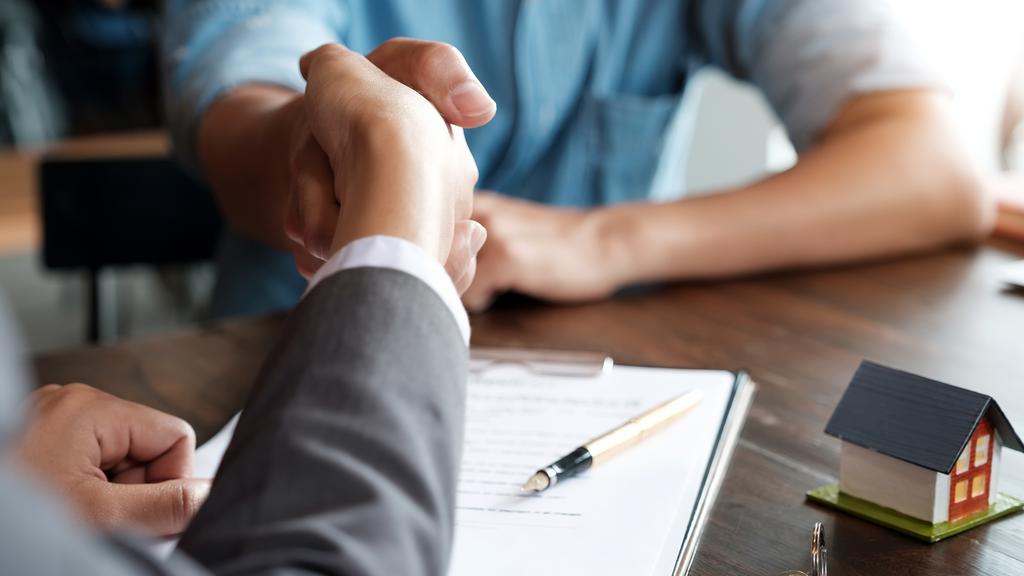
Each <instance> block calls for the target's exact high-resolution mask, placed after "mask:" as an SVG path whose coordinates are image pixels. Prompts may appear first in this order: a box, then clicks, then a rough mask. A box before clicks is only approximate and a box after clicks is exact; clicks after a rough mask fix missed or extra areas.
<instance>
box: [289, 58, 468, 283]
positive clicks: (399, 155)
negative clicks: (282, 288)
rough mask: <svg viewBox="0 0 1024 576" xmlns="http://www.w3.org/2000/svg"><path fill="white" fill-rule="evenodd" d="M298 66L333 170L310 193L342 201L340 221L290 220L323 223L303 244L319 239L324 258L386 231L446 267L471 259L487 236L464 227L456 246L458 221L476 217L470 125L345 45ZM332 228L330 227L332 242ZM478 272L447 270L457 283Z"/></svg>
mask: <svg viewBox="0 0 1024 576" xmlns="http://www.w3.org/2000/svg"><path fill="white" fill-rule="evenodd" d="M300 68H301V70H302V74H303V76H304V77H305V78H306V81H307V84H306V94H305V96H304V103H305V109H306V118H307V122H308V125H309V127H310V132H311V134H312V136H313V138H314V139H315V141H316V144H317V145H318V146H319V148H320V149H321V150H323V151H324V157H325V158H326V160H327V164H328V166H329V168H330V171H331V172H332V173H333V179H332V180H331V181H330V182H327V181H320V182H318V183H317V185H316V186H315V187H312V188H310V189H311V190H313V189H315V192H314V194H319V195H323V194H325V193H328V192H329V193H330V195H331V200H326V199H323V198H321V200H323V203H327V202H333V203H336V204H337V220H336V222H329V221H325V220H324V219H323V218H322V217H320V216H317V217H315V218H312V219H311V218H308V217H306V216H305V215H304V214H297V215H296V217H295V218H290V219H289V221H290V222H292V225H294V224H296V223H298V222H303V223H307V224H308V223H314V225H315V226H316V227H317V230H315V231H314V230H312V229H310V228H308V227H307V228H304V230H303V233H302V238H303V239H304V245H308V244H310V242H309V238H310V237H311V236H314V237H316V238H317V240H316V242H315V244H316V245H317V246H318V247H319V248H320V249H323V250H324V252H323V256H324V257H326V256H328V255H330V254H333V253H334V252H336V251H337V250H339V249H340V248H341V247H343V246H345V245H346V244H348V243H349V242H351V241H352V240H355V239H357V238H361V237H365V236H371V235H376V234H384V235H388V236H395V237H398V238H403V239H405V240H408V241H410V242H412V243H414V244H417V245H418V246H420V247H421V248H423V249H424V250H425V251H426V252H427V253H428V254H430V255H431V256H433V257H435V258H437V260H438V261H439V262H440V263H442V264H446V263H447V262H448V260H449V257H450V256H452V255H454V256H455V257H456V258H464V257H469V258H470V260H471V259H472V257H473V256H475V250H478V249H479V247H480V245H482V243H483V235H482V233H483V230H482V229H481V228H480V227H479V225H476V226H474V225H472V224H464V225H462V226H459V227H458V229H459V231H460V234H461V235H462V237H461V240H459V241H458V242H456V240H457V238H456V228H457V227H456V224H457V223H459V222H464V221H467V220H468V219H469V218H470V216H471V213H472V206H473V187H474V186H475V185H476V179H477V170H476V163H475V162H474V161H473V156H472V154H470V152H469V147H468V146H467V145H466V140H465V137H464V135H463V133H462V129H461V128H459V127H457V126H452V125H451V124H449V123H448V122H447V121H446V120H445V119H444V118H443V117H442V116H441V115H440V114H439V113H438V110H437V109H436V108H435V107H434V105H432V104H431V103H430V102H429V101H427V100H426V98H424V97H423V96H422V95H421V94H420V93H418V92H416V91H415V90H413V89H412V88H409V87H408V86H406V85H405V84H402V83H401V82H398V81H397V80H395V79H394V78H392V77H390V76H389V75H387V74H385V73H384V72H383V71H382V70H381V69H380V68H378V67H377V66H376V65H374V64H373V63H372V62H370V61H369V60H368V59H367V58H364V57H363V56H362V55H360V54H357V53H355V52H352V51H350V50H348V49H346V48H344V47H342V46H340V45H337V44H331V45H326V46H322V47H320V48H318V49H317V50H314V51H313V52H310V53H308V54H306V55H305V56H303V58H302V61H301V63H300ZM300 210H304V209H300ZM289 228H290V229H291V226H289ZM324 228H331V229H332V230H331V234H330V235H329V236H328V235H327V234H326V233H325V230H324ZM293 231H294V230H293ZM324 246H326V248H325V249H324V248H323V247H324ZM472 269H473V266H472V263H471V262H467V263H466V264H465V265H463V266H462V267H461V269H460V268H459V267H454V266H450V267H449V271H450V272H451V273H452V274H453V280H455V281H458V280H460V278H459V277H456V275H458V276H460V277H461V276H464V275H466V274H467V273H468V272H470V271H471V270H472Z"/></svg>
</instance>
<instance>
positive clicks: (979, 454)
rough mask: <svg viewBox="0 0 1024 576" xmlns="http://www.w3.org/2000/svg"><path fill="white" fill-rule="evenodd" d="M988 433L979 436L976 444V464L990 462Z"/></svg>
mask: <svg viewBox="0 0 1024 576" xmlns="http://www.w3.org/2000/svg"><path fill="white" fill-rule="evenodd" d="M988 438H989V436H988V434H985V435H984V436H982V437H980V438H978V441H977V442H976V443H975V444H974V465H975V466H981V465H982V464H984V463H986V462H988Z"/></svg>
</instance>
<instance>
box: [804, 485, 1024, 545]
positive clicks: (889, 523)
mask: <svg viewBox="0 0 1024 576" xmlns="http://www.w3.org/2000/svg"><path fill="white" fill-rule="evenodd" d="M807 498H808V499H809V500H811V501H812V502H817V503H818V504H823V505H825V506H831V507H832V508H838V509H839V510H842V511H843V512H846V513H848V514H852V515H854V516H857V517H858V518H863V519H865V520H869V521H871V522H874V523H876V524H881V525H882V526H885V527H887V528H891V529H893V530H896V531H897V532H902V533H904V534H907V535H909V536H913V537H914V538H917V539H918V540H923V541H925V542H929V543H933V542H938V541H939V540H942V539H943V538H949V537H950V536H953V535H954V534H959V533H961V532H964V531H966V530H970V529H971V528H975V527H977V526H981V525H982V524H985V523H987V522H991V521H993V520H995V519H996V518H1001V517H1003V516H1006V515H1007V514H1012V513H1014V512H1017V511H1018V510H1022V509H1024V501H1021V500H1018V499H1016V498H1014V497H1013V496H1007V495H1006V494H999V495H997V496H996V501H995V502H994V503H992V505H991V506H989V507H988V509H987V510H984V511H982V512H978V513H976V514H972V515H970V516H966V517H964V518H961V519H959V520H955V521H953V522H942V523H940V524H932V523H930V522H925V521H923V520H918V519H917V518H912V517H910V516H907V515H906V514H901V513H899V512H897V511H895V510H893V509H891V508H885V507H883V506H879V505H878V504H873V503H871V502H868V501H867V500H861V499H860V498H855V497H853V496H849V495H847V494H843V493H841V492H840V491H839V485H838V484H829V485H828V486H822V487H820V488H815V489H814V490H811V491H809V492H808V493H807Z"/></svg>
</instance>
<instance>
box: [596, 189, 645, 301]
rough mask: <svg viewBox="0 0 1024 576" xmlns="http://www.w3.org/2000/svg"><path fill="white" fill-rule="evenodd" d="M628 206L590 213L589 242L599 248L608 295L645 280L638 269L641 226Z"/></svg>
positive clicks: (640, 254)
mask: <svg viewBox="0 0 1024 576" xmlns="http://www.w3.org/2000/svg"><path fill="white" fill-rule="evenodd" d="M633 212H634V211H632V210H630V209H629V206H607V207H602V208H597V209H595V210H591V211H590V212H589V213H588V219H589V220H590V223H589V226H588V227H589V228H590V229H591V233H590V238H589V241H590V242H592V243H593V244H592V245H593V246H596V247H597V249H598V255H599V258H600V259H601V261H600V269H601V270H602V271H603V272H602V275H603V276H604V283H605V285H606V286H605V287H606V288H607V291H608V293H609V294H612V293H614V292H616V291H617V290H620V289H622V288H625V287H627V286H629V285H631V284H635V283H636V282H638V281H641V280H644V278H642V277H641V276H642V273H641V271H640V270H639V268H638V265H639V263H640V262H641V260H642V252H641V249H640V247H639V246H638V244H639V242H638V236H639V234H638V232H639V227H640V223H639V222H638V221H637V218H636V216H635V214H634V213H633Z"/></svg>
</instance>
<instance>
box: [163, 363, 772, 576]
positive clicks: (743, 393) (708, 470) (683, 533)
mask: <svg viewBox="0 0 1024 576" xmlns="http://www.w3.org/2000/svg"><path fill="white" fill-rule="evenodd" d="M504 369H511V370H512V371H514V372H518V373H519V374H521V375H522V374H525V375H527V376H534V377H539V378H543V379H547V380H546V381H555V382H557V381H560V382H563V383H569V385H571V386H575V387H578V388H589V387H595V388H600V387H601V386H608V385H613V384H614V381H615V375H616V373H618V374H620V375H621V374H635V375H638V376H643V375H645V374H660V376H662V377H665V376H666V375H667V376H671V375H672V374H673V373H679V374H685V373H696V372H705V373H710V372H714V373H717V374H718V375H720V376H721V377H722V378H721V383H722V387H723V390H722V392H723V397H722V402H721V406H722V411H721V412H722V417H721V418H720V419H718V420H717V426H716V427H715V429H714V430H713V431H712V433H711V434H710V435H709V437H710V438H711V440H712V442H711V443H710V450H709V451H708V457H707V459H706V464H702V466H703V469H702V470H700V472H701V473H700V474H699V476H698V477H697V478H699V486H698V487H697V491H696V497H695V498H693V500H692V504H690V505H688V506H686V507H685V508H684V507H682V506H681V507H679V508H678V510H676V513H675V516H674V519H673V522H672V524H671V525H670V526H667V527H666V528H665V530H664V534H661V536H663V537H664V539H665V542H666V546H665V547H664V549H663V550H661V551H660V552H659V558H657V563H656V564H657V566H656V569H655V570H653V571H647V573H649V574H653V575H654V576H668V575H669V574H672V575H673V576H684V575H685V574H686V573H687V572H688V571H689V569H690V566H691V565H692V563H693V560H694V558H695V556H696V553H697V551H698V547H699V544H700V539H701V537H702V535H703V531H704V528H705V526H706V524H707V520H708V517H709V515H710V513H711V509H712V507H713V505H714V501H715V498H716V497H717V495H718V491H719V489H720V488H721V484H722V480H723V479H724V477H725V473H726V470H727V466H728V462H729V460H730V458H731V456H732V454H733V451H734V449H735V446H736V443H737V441H738V439H739V435H740V431H741V430H742V426H743V422H744V420H745V418H746V415H747V412H748V410H749V408H750V404H751V401H752V398H753V395H754V392H755V388H756V386H755V384H754V383H753V382H752V381H751V379H750V377H749V376H748V375H747V373H746V372H743V371H739V372H729V371H722V370H719V371H700V370H697V371H694V370H671V369H658V368H644V367H636V366H623V365H618V366H616V365H615V363H614V361H613V360H612V359H611V358H610V357H609V356H607V355H605V354H600V353H593V352H568V351H551V350H528V349H494V348H475V349H473V350H472V352H471V355H470V373H471V376H470V381H471V383H470V388H472V387H473V381H474V380H476V381H477V384H479V383H480V381H481V379H482V378H484V377H486V376H487V375H489V374H491V373H492V372H496V371H501V370H504ZM726 375H728V376H729V378H728V379H725V376H726ZM726 387H727V388H728V390H724V388H726ZM631 411H632V409H631ZM630 415H632V413H631V414H630ZM684 420H685V418H684ZM620 421H621V419H620V418H619V417H616V419H615V421H614V422H613V424H618V423H619V422H620ZM236 422H237V416H236V417H235V418H234V419H232V420H231V421H230V422H229V423H228V424H227V425H226V426H225V427H224V429H222V430H221V431H220V432H219V433H218V434H217V435H216V436H214V437H213V438H212V439H211V440H209V441H208V442H207V443H206V444H204V445H203V446H202V447H200V449H199V450H198V451H197V453H196V470H197V474H200V475H202V474H207V475H208V476H210V477H212V476H213V474H214V472H215V471H216V468H217V465H218V464H219V462H220V458H221V456H222V455H223V452H224V450H225V448H226V447H227V445H228V442H229V441H230V438H231V435H232V434H233V432H234V426H235V423H236ZM596 431H598V432H599V431H600V430H596ZM592 432H595V430H588V431H585V432H584V435H590V434H591V433H592ZM665 433H666V432H661V433H659V435H661V434H665ZM655 441H656V440H654V439H652V440H648V441H647V442H645V443H644V444H649V443H653V442H655ZM567 448H572V446H565V445H560V446H559V447H558V450H559V451H564V450H565V449H567ZM640 450H643V448H642V445H638V446H637V447H635V448H633V449H632V450H631V451H630V452H633V451H640ZM627 454H628V453H627ZM625 458H628V456H627V455H626V454H623V455H621V456H619V457H617V458H616V460H619V461H621V460H623V459H625ZM529 462H530V463H532V465H533V466H539V465H541V464H544V463H545V460H543V459H536V460H535V459H533V458H532V457H531V459H530V460H529ZM463 465H464V468H463V470H462V473H463V474H464V473H465V472H466V469H465V465H466V455H465V451H464V456H463ZM614 466H615V461H612V462H610V463H609V464H607V465H605V466H602V467H601V468H599V469H597V470H595V471H594V472H593V474H594V475H595V477H596V475H599V474H605V473H608V472H613V470H610V469H611V468H613V467H614ZM533 469H534V468H532V467H528V471H529V472H531V473H532V471H533ZM517 474H518V472H517ZM519 480H520V481H522V480H525V475H524V477H523V478H520V479H519ZM569 487H570V484H569V482H568V481H567V482H566V483H565V486H564V487H563V486H561V485H560V486H559V487H558V489H557V492H556V491H552V493H554V495H556V496H559V497H562V496H564V495H566V494H568V492H567V489H569V490H571V488H569ZM457 524H458V521H457ZM463 529H464V527H461V526H460V527H457V529H456V547H455V550H454V551H453V554H452V559H453V563H457V562H458V561H459V559H460V546H459V542H460V536H459V530H463ZM470 530H473V529H472V528H470ZM463 536H465V535H463ZM174 544H175V541H174V540H168V541H166V542H163V543H162V544H160V545H159V546H158V548H157V549H156V550H157V552H158V554H160V555H161V556H166V555H167V554H169V553H170V551H171V550H172V549H173V546H174ZM466 548H467V546H466V545H463V546H462V553H463V554H464V553H466ZM468 548H469V549H472V548H473V546H472V545H471V544H470V545H469V546H468ZM504 568H508V566H504ZM512 568H513V570H512V571H511V573H513V574H517V575H518V574H522V573H524V571H519V570H516V569H515V566H512ZM545 568H549V566H546V565H545ZM550 568H552V570H555V571H556V572H557V573H559V574H562V575H564V576H571V575H572V574H577V573H586V574H588V576H589V575H591V574H595V573H600V574H606V573H607V574H611V573H614V574H618V573H629V574H631V576H632V575H635V574H641V573H643V572H638V571H621V570H620V571H612V572H601V571H587V572H574V571H573V570H571V569H570V570H557V569H556V568H557V567H550ZM452 573H453V571H450V572H449V574H450V575H451V574H452ZM455 573H456V574H458V573H457V572H455ZM464 573H468V574H473V575H476V574H480V573H487V574H494V573H495V572H494V571H492V570H486V571H483V572H481V571H480V570H475V569H471V570H469V571H466V572H464Z"/></svg>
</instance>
